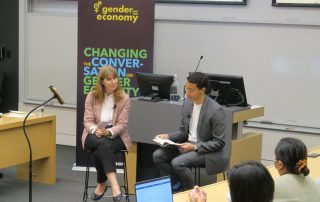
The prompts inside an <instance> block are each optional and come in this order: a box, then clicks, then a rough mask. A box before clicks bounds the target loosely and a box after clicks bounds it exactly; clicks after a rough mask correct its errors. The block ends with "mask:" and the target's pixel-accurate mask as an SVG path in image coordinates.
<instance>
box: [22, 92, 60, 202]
mask: <svg viewBox="0 0 320 202" xmlns="http://www.w3.org/2000/svg"><path fill="white" fill-rule="evenodd" d="M54 98H56V97H55V96H53V97H52V98H50V99H49V100H47V101H45V102H44V103H42V104H40V105H38V106H36V107H35V108H34V109H32V110H31V111H30V112H29V113H28V114H27V116H26V117H25V118H24V120H23V125H22V128H23V132H24V136H25V137H26V140H27V142H28V146H29V152H30V156H29V202H32V148H31V144H30V140H29V138H28V135H27V131H26V121H27V118H28V117H29V116H30V114H31V113H32V112H34V111H35V110H36V109H38V108H39V107H41V106H43V105H45V104H47V103H48V102H50V101H51V100H53V99H54Z"/></svg>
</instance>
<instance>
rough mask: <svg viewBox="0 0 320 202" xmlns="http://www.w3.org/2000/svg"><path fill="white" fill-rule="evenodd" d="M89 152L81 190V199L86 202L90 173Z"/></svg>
mask: <svg viewBox="0 0 320 202" xmlns="http://www.w3.org/2000/svg"><path fill="white" fill-rule="evenodd" d="M89 171H90V153H89V152H88V158H87V167H86V174H85V180H84V190H83V197H82V201H83V202H87V199H88V183H89V175H90V172H89Z"/></svg>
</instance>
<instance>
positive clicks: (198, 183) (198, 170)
mask: <svg viewBox="0 0 320 202" xmlns="http://www.w3.org/2000/svg"><path fill="white" fill-rule="evenodd" d="M197 169H198V185H199V186H201V185H200V183H201V182H200V167H198V168H197Z"/></svg>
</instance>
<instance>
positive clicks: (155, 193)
mask: <svg viewBox="0 0 320 202" xmlns="http://www.w3.org/2000/svg"><path fill="white" fill-rule="evenodd" d="M135 191H136V201H137V202H150V201H152V202H173V197H172V190H171V180H170V177H161V178H155V179H152V180H147V181H142V182H137V183H136V184H135Z"/></svg>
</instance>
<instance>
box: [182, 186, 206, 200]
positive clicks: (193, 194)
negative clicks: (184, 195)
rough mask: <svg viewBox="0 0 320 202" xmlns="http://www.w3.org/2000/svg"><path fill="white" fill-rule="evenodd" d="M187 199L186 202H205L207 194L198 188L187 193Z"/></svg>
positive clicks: (195, 187)
mask: <svg viewBox="0 0 320 202" xmlns="http://www.w3.org/2000/svg"><path fill="white" fill-rule="evenodd" d="M188 196H189V199H188V200H187V201H186V202H206V201H207V193H206V192H204V191H202V190H201V189H200V188H199V187H198V186H194V189H193V190H191V191H190V192H189V193H188Z"/></svg>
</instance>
